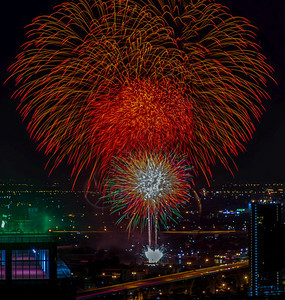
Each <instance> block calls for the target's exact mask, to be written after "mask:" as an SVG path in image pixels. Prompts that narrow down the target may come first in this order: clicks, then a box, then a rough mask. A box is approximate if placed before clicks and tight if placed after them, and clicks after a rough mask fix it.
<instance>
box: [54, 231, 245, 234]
mask: <svg viewBox="0 0 285 300" xmlns="http://www.w3.org/2000/svg"><path fill="white" fill-rule="evenodd" d="M53 232H55V233H78V234H79V233H84V234H88V233H90V234H91V233H115V231H106V230H104V231H103V230H101V231H100V230H54V231H53ZM126 232H127V231H126ZM161 232H162V233H172V234H192V235H195V234H231V233H232V234H233V233H236V234H247V231H245V230H183V231H182V230H171V231H161Z"/></svg>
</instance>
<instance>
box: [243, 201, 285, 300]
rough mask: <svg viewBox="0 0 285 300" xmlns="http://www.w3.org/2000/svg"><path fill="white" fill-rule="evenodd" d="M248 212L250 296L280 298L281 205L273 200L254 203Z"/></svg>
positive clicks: (282, 265)
mask: <svg viewBox="0 0 285 300" xmlns="http://www.w3.org/2000/svg"><path fill="white" fill-rule="evenodd" d="M249 210H250V231H249V239H250V241H249V242H250V245H249V246H250V257H249V260H250V295H251V296H263V295H282V294H283V293H284V285H283V284H282V269H284V266H285V264H284V258H283V256H284V255H283V252H284V251H283V249H285V247H284V240H283V237H284V233H285V231H284V227H283V226H282V225H281V204H280V203H279V202H277V201H273V200H258V201H256V200H253V201H251V203H250V204H249Z"/></svg>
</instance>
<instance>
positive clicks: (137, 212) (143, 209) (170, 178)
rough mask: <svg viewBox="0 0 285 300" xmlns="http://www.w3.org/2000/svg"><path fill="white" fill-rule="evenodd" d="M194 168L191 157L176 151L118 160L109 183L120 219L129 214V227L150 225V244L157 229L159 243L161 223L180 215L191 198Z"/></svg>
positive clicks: (145, 153)
mask: <svg viewBox="0 0 285 300" xmlns="http://www.w3.org/2000/svg"><path fill="white" fill-rule="evenodd" d="M190 170H191V168H190V167H189V164H188V162H187V160H186V159H185V158H183V157H179V156H177V155H175V154H174V153H172V154H168V155H166V154H164V155H163V154H162V153H159V154H154V153H148V152H144V153H137V154H135V155H132V156H130V157H127V158H122V157H121V158H118V159H117V160H115V162H114V167H113V168H112V173H111V176H110V178H111V179H109V180H108V181H107V183H106V186H108V193H107V196H108V197H110V198H111V201H112V202H113V210H114V211H115V212H116V211H120V212H121V213H122V216H121V218H120V219H119V220H118V222H120V221H121V220H123V219H124V218H129V224H128V228H129V229H131V228H132V227H133V228H134V227H136V226H141V227H144V226H147V227H148V239H149V246H151V232H152V229H154V231H155V245H157V228H158V226H159V224H162V225H166V222H167V220H169V219H172V220H174V219H173V217H174V216H179V207H181V206H182V205H183V204H185V203H186V201H187V200H188V198H189V192H190V188H191V175H190ZM174 221H175V220H174Z"/></svg>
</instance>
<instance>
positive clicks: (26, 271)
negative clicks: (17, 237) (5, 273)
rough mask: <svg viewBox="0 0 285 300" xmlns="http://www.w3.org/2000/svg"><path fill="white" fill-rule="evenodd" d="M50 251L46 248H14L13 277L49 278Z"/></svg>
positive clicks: (15, 278) (14, 278)
mask: <svg viewBox="0 0 285 300" xmlns="http://www.w3.org/2000/svg"><path fill="white" fill-rule="evenodd" d="M48 278H49V251H48V250H46V249H28V250H12V279H13V280H18V279H19V280H21V279H48Z"/></svg>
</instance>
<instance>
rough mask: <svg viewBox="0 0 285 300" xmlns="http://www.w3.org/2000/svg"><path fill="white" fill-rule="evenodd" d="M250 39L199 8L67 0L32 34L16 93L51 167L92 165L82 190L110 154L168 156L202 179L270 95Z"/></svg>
mask: <svg viewBox="0 0 285 300" xmlns="http://www.w3.org/2000/svg"><path fill="white" fill-rule="evenodd" d="M254 31H255V28H254V27H253V26H252V25H251V24H250V23H249V21H247V20H246V19H244V18H241V17H233V16H231V15H230V14H229V13H228V10H227V8H225V7H224V6H222V5H220V4H217V3H215V2H213V1H207V0H199V1H198V0H166V1H162V0H157V1H152V0H147V1H143V2H141V1H139V2H136V1H134V0H130V1H127V0H126V1H123V0H121V1H102V0H89V1H88V0H74V1H70V2H66V3H63V4H61V5H59V6H58V7H57V8H56V11H55V13H54V14H52V15H51V16H42V17H38V18H36V19H35V20H34V21H33V23H32V24H31V25H30V26H29V31H28V33H27V37H28V41H27V42H26V44H24V46H23V51H22V52H21V53H20V54H19V55H18V56H17V60H16V62H15V63H14V64H13V65H12V66H11V68H10V70H11V71H12V72H13V74H12V76H13V77H14V78H15V80H16V84H17V87H18V88H17V91H16V92H15V94H14V96H15V97H18V98H19V99H20V104H19V110H20V112H21V115H22V116H23V118H24V119H28V120H29V121H28V130H29V132H30V135H31V137H32V138H33V139H35V140H36V141H38V142H39V148H40V149H44V152H45V154H47V155H49V156H50V160H51V161H52V163H53V165H54V167H56V166H57V165H58V164H59V163H61V162H62V160H63V159H67V160H68V162H69V163H72V164H73V174H75V176H76V177H77V176H78V174H80V172H81V171H82V170H83V169H84V168H88V169H89V170H90V173H89V179H90V180H89V183H90V181H91V178H92V177H93V176H94V175H95V174H96V172H98V171H99V170H100V172H101V174H102V176H103V177H104V176H105V175H106V174H108V171H109V165H110V161H111V159H112V157H114V156H121V155H126V153H128V152H133V151H144V150H146V151H160V150H161V149H163V151H169V150H171V149H173V147H175V148H176V149H177V150H179V151H180V152H181V153H184V154H186V155H187V156H188V158H189V160H190V163H191V165H193V166H195V167H196V169H195V170H196V172H199V171H201V172H202V173H203V174H204V175H205V176H207V174H210V166H211V165H212V164H214V163H215V161H216V160H219V161H221V162H222V163H223V164H224V165H225V166H226V167H227V168H229V167H230V166H229V163H228V161H229V158H230V160H231V159H232V157H233V156H235V155H237V154H238V152H239V151H242V150H244V143H245V142H246V141H247V140H248V139H250V138H251V136H252V133H253V131H254V125H253V119H254V118H256V119H259V118H260V116H261V115H262V111H263V106H262V104H261V102H262V99H263V98H268V95H267V94H266V92H265V91H264V88H263V87H264V86H265V85H266V81H267V79H268V78H270V75H269V74H270V73H271V72H272V69H271V68H270V67H269V66H268V65H267V64H266V62H265V58H264V56H263V55H262V54H260V53H259V46H258V45H257V44H256V43H255V42H254V36H255V34H254ZM104 174H105V175H104Z"/></svg>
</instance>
